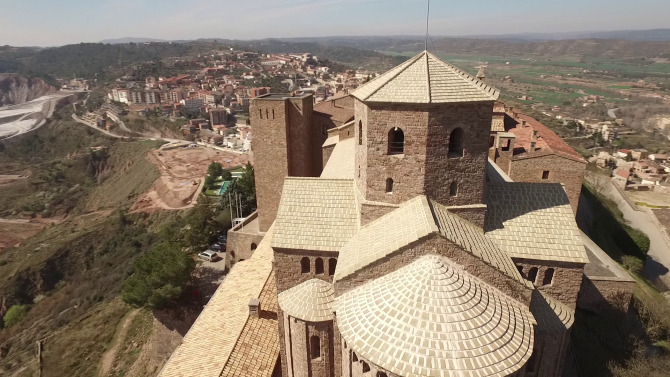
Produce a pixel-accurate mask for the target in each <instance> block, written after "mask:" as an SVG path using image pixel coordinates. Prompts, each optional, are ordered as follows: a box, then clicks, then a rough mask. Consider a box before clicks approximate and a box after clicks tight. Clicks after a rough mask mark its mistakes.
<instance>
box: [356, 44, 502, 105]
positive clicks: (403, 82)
mask: <svg viewBox="0 0 670 377" xmlns="http://www.w3.org/2000/svg"><path fill="white" fill-rule="evenodd" d="M352 95H353V96H354V97H356V98H358V99H359V100H361V101H364V102H393V103H453V102H479V101H494V100H496V99H498V95H499V92H498V90H497V89H495V88H493V87H490V86H488V85H486V84H484V83H483V82H482V81H480V80H478V79H477V78H475V77H473V76H471V75H469V74H468V73H466V72H464V71H462V70H460V69H458V68H456V67H454V66H453V65H451V64H449V63H446V62H444V61H443V60H441V59H440V58H438V57H437V56H435V55H433V54H431V53H429V52H428V51H424V52H422V53H420V54H419V55H417V56H415V57H413V58H411V59H409V60H408V61H406V62H404V63H403V64H401V65H399V66H397V67H395V68H393V69H391V70H390V71H388V72H386V73H384V74H382V75H381V76H379V77H378V78H376V79H374V80H372V81H370V82H369V83H367V84H365V85H363V86H362V87H360V88H358V89H357V90H356V91H355V92H354V93H353V94H352Z"/></svg>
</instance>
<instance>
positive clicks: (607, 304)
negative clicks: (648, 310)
mask: <svg viewBox="0 0 670 377" xmlns="http://www.w3.org/2000/svg"><path fill="white" fill-rule="evenodd" d="M634 290H635V282H634V281H621V280H614V279H607V278H602V279H597V278H589V277H588V276H584V280H582V285H581V289H580V290H579V296H578V297H577V307H578V308H580V309H586V310H591V311H594V312H604V311H610V310H616V311H620V312H623V313H627V312H628V309H629V307H630V303H631V300H632V299H633V291H634Z"/></svg>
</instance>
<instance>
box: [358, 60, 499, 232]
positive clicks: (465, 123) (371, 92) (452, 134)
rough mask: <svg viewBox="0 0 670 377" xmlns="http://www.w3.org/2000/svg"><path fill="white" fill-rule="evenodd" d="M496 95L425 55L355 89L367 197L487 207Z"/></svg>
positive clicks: (362, 189) (360, 166) (362, 180)
mask: <svg viewBox="0 0 670 377" xmlns="http://www.w3.org/2000/svg"><path fill="white" fill-rule="evenodd" d="M498 94H499V92H498V90H496V89H494V88H492V87H490V86H488V85H486V84H484V83H483V82H482V81H480V80H478V79H477V78H475V77H473V76H470V75H469V74H467V73H465V72H463V71H461V70H460V69H458V68H456V67H454V66H452V65H450V64H448V63H446V62H444V61H442V60H440V59H439V58H438V57H436V56H435V55H433V54H431V53H429V52H427V51H424V52H422V53H421V54H419V55H417V56H415V57H413V58H412V59H410V60H408V61H407V62H405V63H403V64H401V65H399V66H398V67H396V68H394V69H392V70H390V71H388V72H387V73H385V74H383V75H381V76H380V77H378V78H377V79H375V80H373V81H371V82H369V83H368V84H366V85H364V86H362V87H361V88H359V89H357V90H356V91H355V92H354V93H353V96H354V97H355V121H356V135H355V137H356V139H357V142H356V166H355V169H356V172H355V178H356V182H357V187H358V189H359V191H360V192H361V194H362V195H363V196H364V197H365V200H366V201H371V202H383V203H389V204H400V203H403V202H405V201H407V200H409V199H411V198H413V197H415V196H417V195H426V196H428V197H430V198H432V199H434V200H436V201H438V202H439V203H441V204H443V205H445V206H450V207H468V206H471V207H472V206H480V207H483V204H482V203H483V197H484V185H485V174H486V163H487V157H488V149H489V133H490V128H491V120H492V116H493V102H494V101H495V100H496V99H497V98H498ZM475 222H479V221H475Z"/></svg>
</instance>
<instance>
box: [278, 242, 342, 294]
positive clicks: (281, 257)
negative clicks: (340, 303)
mask: <svg viewBox="0 0 670 377" xmlns="http://www.w3.org/2000/svg"><path fill="white" fill-rule="evenodd" d="M274 251H275V253H274V262H273V265H274V270H275V279H276V281H277V293H281V292H283V291H285V290H287V289H289V288H292V287H295V286H296V285H298V284H300V283H302V282H305V281H307V280H310V279H314V278H317V279H321V280H323V281H327V282H329V283H332V282H333V275H332V274H331V273H330V272H331V271H330V270H331V269H330V268H329V266H330V263H331V262H333V261H334V263H335V264H337V255H338V253H337V252H328V251H309V250H292V249H280V248H275V249H274ZM302 258H309V263H310V269H309V272H308V273H302V269H301V264H300V261H301V260H302ZM317 258H321V259H322V260H323V266H324V272H323V274H317V273H316V268H315V264H316V259H317Z"/></svg>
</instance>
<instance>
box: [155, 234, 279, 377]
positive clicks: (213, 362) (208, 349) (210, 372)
mask: <svg viewBox="0 0 670 377" xmlns="http://www.w3.org/2000/svg"><path fill="white" fill-rule="evenodd" d="M272 232H273V227H270V229H269V230H268V232H267V233H266V235H265V237H264V238H263V240H262V241H261V242H260V243H259V244H258V248H257V249H256V251H255V252H254V254H253V255H252V256H251V258H249V259H248V260H246V261H244V262H239V263H237V264H235V267H234V268H233V269H231V271H230V273H229V274H228V276H227V277H226V280H225V281H224V282H223V283H222V284H221V285H220V286H219V288H218V289H217V290H216V293H214V296H212V298H211V299H210V300H209V302H208V303H207V306H206V307H205V309H203V311H202V313H200V316H198V319H196V321H195V323H194V324H193V326H191V329H190V330H189V332H188V333H187V334H186V336H185V337H184V339H183V340H182V343H181V345H180V346H179V347H178V348H177V349H176V350H175V351H174V352H173V353H172V356H171V357H170V359H169V360H168V362H167V363H166V364H165V366H164V367H163V370H162V371H161V373H160V374H159V376H160V377H219V376H220V374H221V372H222V371H223V368H224V366H225V365H226V363H227V362H228V360H229V358H230V356H231V354H232V353H233V349H234V347H235V345H236V344H237V341H238V338H239V337H240V334H242V332H243V330H244V328H245V326H246V324H247V319H248V318H249V300H251V299H252V298H258V297H260V295H261V292H262V291H263V288H264V287H265V285H266V283H267V282H268V278H269V277H270V273H271V272H272V260H273V250H272V248H271V247H270V240H271V239H272ZM261 309H262V308H261ZM275 331H276V324H275ZM203 350H204V351H205V352H203Z"/></svg>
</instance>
